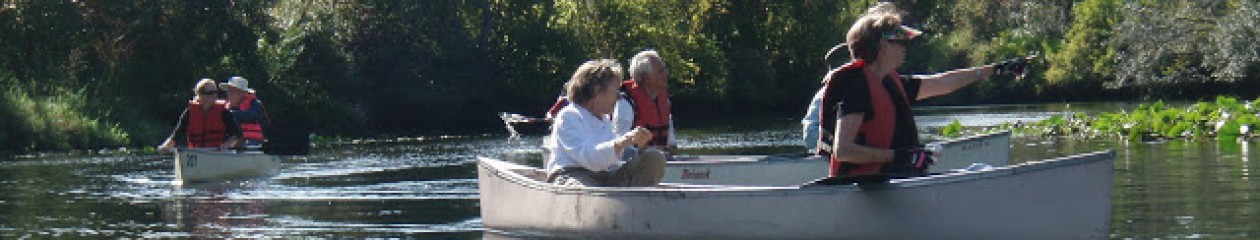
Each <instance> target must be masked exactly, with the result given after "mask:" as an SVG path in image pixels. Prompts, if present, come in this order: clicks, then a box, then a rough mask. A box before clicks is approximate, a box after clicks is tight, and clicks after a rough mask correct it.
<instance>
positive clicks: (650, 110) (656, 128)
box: [621, 79, 670, 147]
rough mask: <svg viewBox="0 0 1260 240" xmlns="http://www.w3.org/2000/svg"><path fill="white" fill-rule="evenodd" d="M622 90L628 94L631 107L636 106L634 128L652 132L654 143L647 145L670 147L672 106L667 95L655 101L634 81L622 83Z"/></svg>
mask: <svg viewBox="0 0 1260 240" xmlns="http://www.w3.org/2000/svg"><path fill="white" fill-rule="evenodd" d="M621 89H622V90H623V91H625V92H626V95H627V98H626V99H627V100H628V101H629V102H630V105H631V106H634V126H636V127H643V128H647V130H648V131H651V132H652V141H650V142H648V144H647V145H648V146H659V147H668V146H669V145H670V142H669V116H670V112H669V105H670V104H669V97H668V96H667V94H665V93H658V94H659V95H657V96H656V99H653V98H652V97H651V96H650V95H648V92H647V88H644V87H643V86H639V84H638V82H636V81H635V80H634V79H630V80H626V81H624V82H621Z"/></svg>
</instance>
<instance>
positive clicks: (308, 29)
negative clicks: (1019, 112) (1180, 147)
mask: <svg viewBox="0 0 1260 240" xmlns="http://www.w3.org/2000/svg"><path fill="white" fill-rule="evenodd" d="M896 2H897V4H898V6H900V8H902V10H904V11H905V13H906V20H907V21H908V24H911V25H915V26H920V28H922V29H923V30H926V31H927V32H928V33H929V35H928V37H926V38H924V40H921V41H918V42H915V43H913V44H912V48H914V49H915V50H914V51H912V52H910V53H909V56H908V60H907V64H906V65H905V66H904V67H903V69H902V71H903V72H907V73H927V72H936V71H942V70H948V69H953V68H959V67H967V66H973V65H977V64H983V63H988V62H994V61H997V60H1001V59H1007V58H1012V57H1015V56H1018V55H1024V54H1030V53H1040V54H1042V55H1044V57H1042V58H1041V59H1043V60H1044V61H1041V62H1038V63H1037V64H1036V65H1035V66H1034V68H1033V70H1034V73H1033V74H1032V75H1031V76H1029V78H1028V79H1025V80H1023V81H1013V80H1011V79H1008V78H995V79H993V80H991V81H984V82H981V83H979V84H977V85H976V86H973V87H970V88H966V89H964V90H962V91H960V92H959V93H956V94H953V95H949V96H946V97H942V98H940V99H936V100H934V102H932V103H934V104H978V103H1011V102H1025V101H1039V100H1093V99H1104V98H1109V97H1108V96H1114V95H1116V94H1112V93H1116V92H1124V93H1141V94H1142V95H1137V96H1134V97H1165V96H1177V97H1189V98H1195V97H1200V96H1215V95H1216V94H1220V93H1226V94H1235V95H1239V96H1253V95H1255V94H1256V93H1257V91H1260V90H1257V89H1260V88H1257V87H1255V86H1256V85H1260V80H1257V79H1256V76H1257V74H1258V72H1257V71H1260V70H1258V69H1260V67H1257V64H1258V63H1260V53H1257V52H1258V51H1257V49H1260V41H1257V39H1256V36H1257V34H1256V33H1258V32H1260V31H1258V30H1257V23H1260V14H1257V11H1258V8H1257V7H1258V6H1257V4H1255V3H1253V2H1250V1H1238V0H1208V1H1188V0H1178V1H1120V0H1083V1H1068V0H1054V1H1033V2H1025V1H957V2H954V1H944V2H940V1H920V0H905V1H896ZM874 3H875V1H765V0H754V1H729V0H711V1H691V2H686V1H683V2H680V1H659V0H626V1H590V0H582V1H579V0H554V1H541V0H435V1H421V2H410V1H359V0H262V1H155V0H135V1H82V0H79V1H59V0H0V43H3V44H0V54H3V56H5V57H3V58H0V84H4V85H6V86H9V89H8V91H7V92H5V93H4V94H3V96H0V151H11V152H25V151H38V150H57V149H67V148H98V147H108V146H126V145H131V146H137V145H140V146H143V145H154V144H156V143H157V142H158V141H159V140H160V139H161V138H163V137H164V136H165V135H166V134H167V133H168V132H169V131H170V128H171V126H172V125H173V123H174V120H175V117H176V116H177V115H178V113H179V111H180V110H182V108H183V106H184V102H185V101H186V100H188V99H189V98H190V97H191V95H192V93H191V89H192V84H193V83H194V82H195V81H196V80H197V79H200V78H213V79H217V80H219V81H223V79H226V78H227V77H230V76H235V75H239V76H244V77H246V78H248V79H250V80H251V82H250V83H251V86H253V87H254V88H255V89H258V90H259V95H260V97H261V99H262V100H263V101H264V102H265V103H266V104H267V107H268V109H269V110H270V111H271V112H272V116H273V118H274V120H275V121H277V123H278V124H277V125H276V126H277V129H276V130H277V132H280V133H282V134H285V133H293V134H303V133H306V132H315V133H316V134H321V135H344V136H363V135H376V134H388V135H408V134H415V133H418V132H450V131H459V130H461V129H475V128H486V127H494V126H496V125H497V124H498V123H497V119H496V118H495V113H496V112H499V111H515V112H522V113H526V114H539V113H541V111H542V110H543V109H544V108H545V107H546V106H547V105H548V104H549V103H550V101H552V100H554V98H555V96H556V94H557V93H558V92H559V91H560V85H561V84H562V83H563V82H564V81H565V80H566V79H567V78H568V77H569V75H570V74H571V72H572V71H573V69H574V68H576V66H577V65H578V64H580V63H581V62H583V61H586V60H588V59H592V58H614V59H620V60H621V61H622V62H623V64H624V63H625V61H626V60H625V59H628V58H629V57H630V56H632V55H633V54H634V53H635V52H638V51H640V50H643V49H648V48H651V49H656V50H659V51H660V52H661V53H662V54H663V56H664V58H665V60H666V63H667V64H668V67H669V70H670V73H671V75H672V76H671V78H670V85H671V92H672V93H673V97H674V103H675V109H677V110H676V115H678V118H679V119H680V121H682V122H687V121H688V120H686V119H698V118H708V117H710V116H726V115H729V114H784V115H786V114H790V115H793V116H795V115H796V114H798V113H799V112H800V111H803V110H804V105H805V103H806V102H807V100H808V98H809V97H810V96H811V95H812V93H813V91H814V90H816V89H817V87H818V84H819V80H820V79H821V76H822V74H823V73H825V71H826V69H825V66H826V63H825V62H823V61H822V57H823V54H824V53H825V52H826V51H827V50H828V49H830V47H831V46H833V45H835V44H837V43H840V42H842V41H843V38H844V33H845V32H846V31H847V30H848V26H849V24H851V23H852V21H853V20H854V19H855V18H856V17H857V16H858V14H860V13H861V12H863V11H865V9H867V8H868V7H869V6H870V5H872V4H874ZM1187 86H1190V87H1187Z"/></svg>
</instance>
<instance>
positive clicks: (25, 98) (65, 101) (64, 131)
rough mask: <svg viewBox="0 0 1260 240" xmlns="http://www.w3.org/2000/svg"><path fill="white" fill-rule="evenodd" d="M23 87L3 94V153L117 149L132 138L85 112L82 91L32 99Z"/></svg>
mask: <svg viewBox="0 0 1260 240" xmlns="http://www.w3.org/2000/svg"><path fill="white" fill-rule="evenodd" d="M26 92H27V91H25V90H23V89H22V88H21V87H15V88H10V89H8V90H5V91H4V94H2V95H0V151H2V152H31V151H64V150H70V149H85V148H103V147H118V146H123V145H126V144H127V143H128V142H129V141H130V136H129V135H128V134H127V133H126V132H125V131H123V130H122V129H121V128H120V127H119V126H118V124H117V123H108V122H103V121H101V120H99V119H97V118H94V117H91V116H89V114H86V113H85V110H86V109H85V106H86V105H87V99H86V98H85V97H84V96H83V95H82V94H81V92H73V93H69V94H58V95H56V96H32V95H30V94H27V93H26Z"/></svg>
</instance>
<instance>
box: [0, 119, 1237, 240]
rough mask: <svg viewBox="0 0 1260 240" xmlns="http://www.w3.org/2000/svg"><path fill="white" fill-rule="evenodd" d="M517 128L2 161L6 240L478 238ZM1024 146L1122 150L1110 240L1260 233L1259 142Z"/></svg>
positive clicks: (789, 143) (693, 129)
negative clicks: (196, 170)
mask: <svg viewBox="0 0 1260 240" xmlns="http://www.w3.org/2000/svg"><path fill="white" fill-rule="evenodd" d="M1131 107H1132V106H1129V105H1124V104H1089V105H1088V106H1077V105H1071V106H1069V105H1066V104H1053V105H1010V106H983V107H952V108H930V109H922V110H919V111H918V115H919V118H918V119H919V122H920V128H921V129H923V131H924V132H929V131H934V130H935V129H936V128H937V127H939V126H942V125H944V124H947V123H948V122H950V121H952V120H954V119H958V120H960V121H961V122H962V123H963V124H964V125H967V126H973V127H983V126H992V125H996V124H1000V123H1002V122H1006V121H1033V120H1038V119H1042V118H1045V117H1048V116H1051V115H1053V114H1063V113H1066V112H1097V111H1115V110H1119V109H1126V108H1131ZM684 116H685V115H684ZM681 128H682V129H681V130H680V137H679V140H680V142H681V144H680V145H681V146H680V147H681V148H682V149H683V150H682V151H683V153H688V154H765V153H784V152H795V151H803V147H799V140H798V138H799V137H800V124H799V122H798V120H796V119H777V120H776V119H767V120H754V121H741V122H732V123H720V124H712V125H709V126H699V125H687V124H685V122H684V124H683V125H682V126H681ZM505 132H506V131H493V132H492V133H487V134H484V135H475V136H445V137H424V138H413V139H395V140H382V141H374V142H371V143H359V144H340V145H333V146H321V147H317V148H316V149H315V150H314V151H313V152H312V154H311V155H309V156H301V157H288V158H285V160H284V166H283V170H282V171H281V173H280V174H278V175H276V176H273V177H271V178H264V179H253V180H243V181H233V182H222V183H213V184H199V185H191V186H182V187H176V186H172V185H171V180H172V179H173V178H174V177H173V175H172V168H173V165H172V163H171V158H170V157H169V156H126V157H98V156H78V157H43V158H19V159H17V160H12V161H0V238H4V239H12V238H50V237H61V238H85V237H86V238H117V237H159V238H167V237H209V238H222V237H353V238H359V237H403V238H410V237H417V238H479V237H482V236H483V232H485V231H484V229H483V228H482V225H481V220H480V212H479V210H478V203H477V197H478V193H477V180H476V172H475V171H476V170H475V168H474V166H475V157H476V156H496V157H512V158H522V159H525V160H527V161H531V162H535V163H537V162H538V161H539V159H540V157H539V154H540V153H541V151H540V150H538V149H537V145H538V142H539V138H538V137H524V138H522V139H518V140H509V139H508V136H507V135H506V134H505ZM1013 141H1014V143H1013V145H1014V146H1012V147H1013V149H1012V154H1013V156H1012V157H1013V158H1014V159H1016V160H1017V161H1026V160H1032V159H1041V158H1046V157H1055V156H1063V155H1067V154H1071V153H1079V152H1087V151H1094V150H1102V149H1116V150H1117V153H1118V158H1117V159H1116V175H1115V182H1111V183H1098V184H1113V185H1114V198H1113V200H1112V202H1113V212H1112V220H1111V221H1112V224H1111V236H1112V238H1116V239H1130V238H1131V239H1151V238H1239V239H1255V238H1260V221H1258V220H1256V219H1260V215H1258V212H1257V211H1258V210H1260V201H1258V200H1257V199H1256V197H1258V195H1260V179H1258V178H1257V177H1260V176H1252V175H1254V174H1252V172H1257V171H1260V167H1258V164H1256V163H1255V162H1256V161H1257V160H1260V141H1252V142H1248V141H1232V140H1229V141H1213V140H1208V141H1183V140H1172V141H1161V142H1126V141H1123V140H1062V139H1044V138H1037V137H1020V136H1017V137H1016V138H1015V139H1013ZM1028 217H1037V216H1028Z"/></svg>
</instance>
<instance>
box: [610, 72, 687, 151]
mask: <svg viewBox="0 0 1260 240" xmlns="http://www.w3.org/2000/svg"><path fill="white" fill-rule="evenodd" d="M668 79H669V69H668V68H666V67H665V61H663V60H661V56H660V55H659V54H657V52H656V51H655V50H645V51H642V52H639V53H638V54H635V55H634V58H631V59H630V80H626V81H624V82H622V83H621V90H622V91H623V94H625V96H624V97H622V99H621V100H619V101H617V108H616V109H615V110H614V113H613V118H614V119H615V121H614V122H613V131H614V132H616V133H617V134H625V133H626V132H629V131H630V130H632V129H634V128H636V127H643V128H646V129H648V131H651V132H652V141H650V142H648V144H647V146H648V147H655V148H659V149H660V150H661V151H664V152H665V153H666V155H671V156H672V155H673V154H674V152H675V149H677V145H676V141H675V138H674V136H675V134H674V117H673V115H672V114H671V113H670V102H669V84H668V82H667V81H668Z"/></svg>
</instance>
